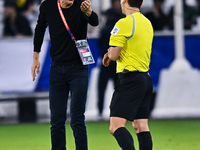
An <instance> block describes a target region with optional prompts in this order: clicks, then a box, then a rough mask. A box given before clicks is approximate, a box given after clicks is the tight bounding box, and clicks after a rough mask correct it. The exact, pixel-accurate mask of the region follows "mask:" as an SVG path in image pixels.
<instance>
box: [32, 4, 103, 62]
mask: <svg viewBox="0 0 200 150" xmlns="http://www.w3.org/2000/svg"><path fill="white" fill-rule="evenodd" d="M81 2H82V0H74V4H73V5H72V6H71V7H70V8H67V9H63V8H62V11H63V14H64V16H65V19H66V21H67V24H68V25H69V28H70V30H71V32H72V34H73V35H74V37H75V39H76V40H80V39H85V38H86V36H87V25H88V23H89V24H90V25H92V26H97V25H98V23H99V21H98V16H97V14H96V13H95V12H92V14H91V16H90V17H87V16H86V14H85V13H83V12H82V11H81V9H80V6H81ZM47 26H48V27H49V33H50V40H51V49H50V56H51V57H52V60H53V61H54V62H55V63H57V64H59V65H71V64H79V63H81V59H80V56H79V54H78V50H77V49H76V46H75V42H74V41H73V40H72V39H71V37H70V35H69V33H68V31H67V29H66V27H65V26H64V23H63V21H62V19H61V16H60V13H59V11H58V6H57V0H45V1H44V2H43V3H42V4H41V6H40V14H39V17H38V21H37V25H36V28H35V35H34V52H40V49H41V45H42V42H43V37H44V33H45V30H46V27H47Z"/></svg>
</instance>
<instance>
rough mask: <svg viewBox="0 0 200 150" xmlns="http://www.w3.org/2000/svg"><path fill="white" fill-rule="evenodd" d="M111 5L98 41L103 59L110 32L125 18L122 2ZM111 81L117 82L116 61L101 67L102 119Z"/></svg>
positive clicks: (100, 104) (114, 1) (99, 99)
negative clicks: (106, 90) (107, 89)
mask: <svg viewBox="0 0 200 150" xmlns="http://www.w3.org/2000/svg"><path fill="white" fill-rule="evenodd" d="M111 4H112V7H111V8H109V9H108V10H106V11H105V12H103V15H105V17H106V24H105V26H104V27H103V28H102V29H101V31H100V36H99V40H98V45H99V48H100V51H99V55H100V56H101V58H102V59H103V56H104V54H105V53H106V52H107V50H108V48H109V38H110V31H111V30H112V29H113V27H114V25H115V23H116V22H117V21H118V20H119V19H121V18H122V17H123V14H122V13H121V7H120V0H112V1H111ZM109 79H112V80H113V82H114V84H115V83H116V81H117V74H116V62H114V61H113V62H111V63H110V65H109V67H104V65H103V64H101V66H100V72H99V78H98V104H97V106H98V111H99V117H100V118H101V117H102V112H103V105H104V94H105V89H106V86H107V83H108V80H109Z"/></svg>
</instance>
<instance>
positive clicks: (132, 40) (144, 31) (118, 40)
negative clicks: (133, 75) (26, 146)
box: [109, 12, 153, 73]
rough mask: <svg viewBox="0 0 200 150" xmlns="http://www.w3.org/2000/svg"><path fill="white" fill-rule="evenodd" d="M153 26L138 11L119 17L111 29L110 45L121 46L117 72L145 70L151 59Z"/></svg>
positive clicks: (147, 68)
mask: <svg viewBox="0 0 200 150" xmlns="http://www.w3.org/2000/svg"><path fill="white" fill-rule="evenodd" d="M152 41H153V27H152V25H151V22H150V21H149V20H148V19H147V18H146V17H145V16H144V15H142V14H141V13H140V12H137V13H133V14H131V15H128V16H126V17H125V18H122V19H120V20H119V21H118V22H117V23H116V24H115V26H114V28H113V30H112V31H111V36H110V43H109V45H110V46H118V47H122V51H121V53H120V56H119V58H118V59H117V60H116V61H117V73H120V72H122V71H123V70H124V69H127V70H129V71H140V72H147V71H148V70H149V64H150V59H151V47H152Z"/></svg>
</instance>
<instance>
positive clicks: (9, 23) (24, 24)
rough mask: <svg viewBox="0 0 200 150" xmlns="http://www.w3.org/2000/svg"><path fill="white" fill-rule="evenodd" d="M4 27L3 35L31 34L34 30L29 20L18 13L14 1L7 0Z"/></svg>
mask: <svg viewBox="0 0 200 150" xmlns="http://www.w3.org/2000/svg"><path fill="white" fill-rule="evenodd" d="M3 23H4V29H3V36H4V37H5V36H24V35H26V36H28V35H29V36H30V35H32V30H31V28H30V25H29V22H28V20H27V19H26V18H25V17H24V16H22V15H21V14H19V13H17V11H16V4H15V3H14V2H13V1H9V0H6V2H5V3H4V21H3Z"/></svg>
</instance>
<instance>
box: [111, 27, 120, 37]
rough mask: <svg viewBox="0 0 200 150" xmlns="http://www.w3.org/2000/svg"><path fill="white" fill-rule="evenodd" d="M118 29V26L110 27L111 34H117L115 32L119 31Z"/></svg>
mask: <svg viewBox="0 0 200 150" xmlns="http://www.w3.org/2000/svg"><path fill="white" fill-rule="evenodd" d="M119 30H120V28H118V27H114V28H113V29H112V31H111V34H112V35H117V33H118V32H119Z"/></svg>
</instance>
